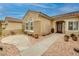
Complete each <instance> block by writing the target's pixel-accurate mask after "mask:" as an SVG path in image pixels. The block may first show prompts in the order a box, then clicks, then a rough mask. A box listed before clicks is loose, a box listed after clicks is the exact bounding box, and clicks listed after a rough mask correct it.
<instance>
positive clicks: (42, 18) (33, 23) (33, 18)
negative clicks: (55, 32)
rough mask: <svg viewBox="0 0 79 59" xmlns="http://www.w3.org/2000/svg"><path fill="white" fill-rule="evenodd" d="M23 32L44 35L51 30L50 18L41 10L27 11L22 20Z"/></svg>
mask: <svg viewBox="0 0 79 59" xmlns="http://www.w3.org/2000/svg"><path fill="white" fill-rule="evenodd" d="M23 26H24V27H23V28H24V32H26V33H27V34H33V35H36V34H37V35H46V34H49V33H50V32H51V27H52V25H51V18H50V17H49V16H47V15H45V14H43V13H41V12H37V11H28V12H27V14H26V15H25V16H24V20H23Z"/></svg>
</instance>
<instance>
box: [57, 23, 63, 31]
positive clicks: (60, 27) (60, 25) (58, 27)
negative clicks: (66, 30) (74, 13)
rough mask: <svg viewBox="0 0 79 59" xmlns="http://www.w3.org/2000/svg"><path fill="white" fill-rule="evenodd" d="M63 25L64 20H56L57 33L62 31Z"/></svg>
mask: <svg viewBox="0 0 79 59" xmlns="http://www.w3.org/2000/svg"><path fill="white" fill-rule="evenodd" d="M62 25H63V22H56V27H57V33H62V32H63V31H62Z"/></svg>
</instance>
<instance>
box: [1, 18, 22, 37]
mask: <svg viewBox="0 0 79 59" xmlns="http://www.w3.org/2000/svg"><path fill="white" fill-rule="evenodd" d="M21 32H22V20H21V19H16V18H12V17H5V20H4V21H3V23H2V35H4V36H6V35H10V34H11V33H13V34H14V33H21Z"/></svg>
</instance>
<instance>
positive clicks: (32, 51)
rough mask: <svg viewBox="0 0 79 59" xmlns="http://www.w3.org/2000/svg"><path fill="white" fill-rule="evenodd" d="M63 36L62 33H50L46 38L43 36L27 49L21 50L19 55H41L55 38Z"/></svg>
mask: <svg viewBox="0 0 79 59" xmlns="http://www.w3.org/2000/svg"><path fill="white" fill-rule="evenodd" d="M61 37H63V34H52V35H51V36H50V37H48V38H44V39H43V40H42V41H41V42H39V43H37V44H35V45H33V46H32V47H30V48H28V49H24V50H23V51H21V55H23V56H24V55H25V56H40V55H42V54H43V53H44V52H45V51H46V50H47V49H48V48H49V47H50V46H51V45H52V44H53V43H54V42H55V41H56V40H58V39H60V38H61Z"/></svg>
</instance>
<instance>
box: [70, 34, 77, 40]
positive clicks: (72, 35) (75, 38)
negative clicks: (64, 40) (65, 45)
mask: <svg viewBox="0 0 79 59" xmlns="http://www.w3.org/2000/svg"><path fill="white" fill-rule="evenodd" d="M70 36H71V37H72V40H74V41H77V40H78V38H77V37H76V35H75V34H71V35H70Z"/></svg>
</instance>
